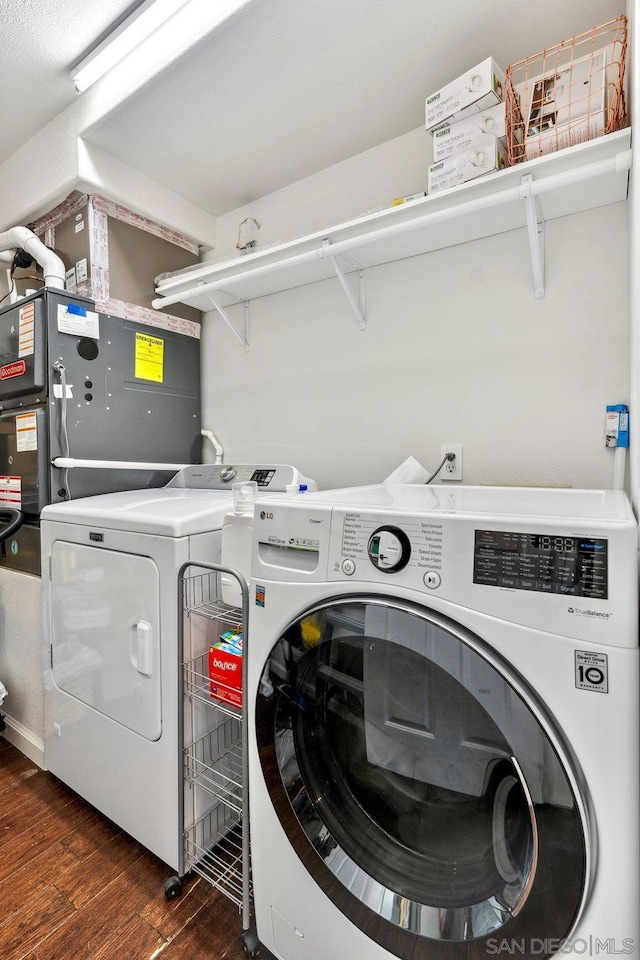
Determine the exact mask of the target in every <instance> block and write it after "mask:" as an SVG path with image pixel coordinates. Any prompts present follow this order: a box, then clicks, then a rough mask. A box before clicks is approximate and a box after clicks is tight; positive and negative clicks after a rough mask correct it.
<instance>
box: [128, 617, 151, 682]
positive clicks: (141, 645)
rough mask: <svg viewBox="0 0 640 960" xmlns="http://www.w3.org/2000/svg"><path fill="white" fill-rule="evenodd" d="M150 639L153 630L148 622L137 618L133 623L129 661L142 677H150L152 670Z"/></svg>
mask: <svg viewBox="0 0 640 960" xmlns="http://www.w3.org/2000/svg"><path fill="white" fill-rule="evenodd" d="M152 640H153V631H152V629H151V624H150V623H147V621H146V620H139V621H138V622H137V623H136V624H134V642H133V643H132V649H131V663H132V664H133V666H134V667H135V668H136V670H137V671H138V673H140V674H142V676H143V677H150V676H151V674H152V672H153V669H152V668H153V656H152Z"/></svg>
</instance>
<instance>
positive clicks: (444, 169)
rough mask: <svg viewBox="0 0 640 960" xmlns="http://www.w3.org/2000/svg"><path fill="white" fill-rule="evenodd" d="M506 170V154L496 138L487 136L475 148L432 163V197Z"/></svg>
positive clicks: (429, 185)
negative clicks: (477, 178) (440, 192)
mask: <svg viewBox="0 0 640 960" xmlns="http://www.w3.org/2000/svg"><path fill="white" fill-rule="evenodd" d="M506 166H507V152H506V150H505V148H504V147H503V146H502V144H501V143H500V141H499V140H498V138H497V137H493V136H490V135H489V134H485V136H484V137H481V138H479V139H478V140H477V141H476V145H475V146H474V147H470V148H468V149H467V150H462V151H461V152H460V153H454V154H453V155H452V156H451V157H445V159H444V160H440V161H439V162H438V163H432V164H431V166H430V167H429V172H428V178H427V179H428V187H429V193H436V192H437V191H438V190H447V189H448V188H449V187H455V186H457V185H458V184H460V183H466V182H467V180H475V178H476V177H482V176H484V175H485V174H487V173H495V171H496V170H502V169H503V168H504V167H506Z"/></svg>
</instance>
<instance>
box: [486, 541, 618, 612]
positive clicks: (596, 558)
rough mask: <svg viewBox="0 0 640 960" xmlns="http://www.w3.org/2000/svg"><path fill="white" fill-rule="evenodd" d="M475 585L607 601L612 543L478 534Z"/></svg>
mask: <svg viewBox="0 0 640 960" xmlns="http://www.w3.org/2000/svg"><path fill="white" fill-rule="evenodd" d="M473 582H474V583H479V584H484V585H485V586H491V587H508V588H511V589H512V590H533V591H537V592H539V593H561V594H565V595H567V596H572V597H591V598H593V599H597V600H606V599H607V597H608V564H607V540H605V539H603V538H598V537H565V536H561V535H558V534H538V533H535V534H534V533H519V532H517V531H510V532H504V531H502V530H476V532H475V549H474V556H473Z"/></svg>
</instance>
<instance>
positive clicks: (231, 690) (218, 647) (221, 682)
mask: <svg viewBox="0 0 640 960" xmlns="http://www.w3.org/2000/svg"><path fill="white" fill-rule="evenodd" d="M228 646H229V645H228V644H215V645H214V646H213V647H211V649H210V650H209V679H210V684H209V692H210V693H211V696H212V697H214V698H215V699H216V700H221V701H223V702H224V703H230V704H232V705H233V706H234V707H242V652H241V651H240V650H229V649H228Z"/></svg>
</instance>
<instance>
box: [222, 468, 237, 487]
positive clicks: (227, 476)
mask: <svg viewBox="0 0 640 960" xmlns="http://www.w3.org/2000/svg"><path fill="white" fill-rule="evenodd" d="M235 475H236V468H235V467H232V466H227V467H220V479H221V480H222V482H223V483H229V480H233V478H234V477H235Z"/></svg>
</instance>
